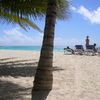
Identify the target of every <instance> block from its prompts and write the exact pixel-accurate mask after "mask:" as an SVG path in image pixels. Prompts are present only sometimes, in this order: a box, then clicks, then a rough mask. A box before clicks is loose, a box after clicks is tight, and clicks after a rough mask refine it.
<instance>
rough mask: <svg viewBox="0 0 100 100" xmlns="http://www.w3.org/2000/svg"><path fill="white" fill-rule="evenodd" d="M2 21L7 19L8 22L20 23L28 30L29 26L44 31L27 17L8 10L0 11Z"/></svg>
mask: <svg viewBox="0 0 100 100" xmlns="http://www.w3.org/2000/svg"><path fill="white" fill-rule="evenodd" d="M0 20H1V21H0V22H2V21H5V22H7V23H13V24H19V25H20V26H21V27H22V28H23V29H25V30H27V28H29V26H31V27H33V28H34V29H37V30H38V31H40V32H42V30H41V29H40V28H39V27H38V26H37V25H36V24H34V23H33V22H31V21H30V20H29V19H27V18H22V17H18V16H16V15H12V14H8V13H6V12H0Z"/></svg>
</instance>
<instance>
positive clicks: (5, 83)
mask: <svg viewBox="0 0 100 100" xmlns="http://www.w3.org/2000/svg"><path fill="white" fill-rule="evenodd" d="M38 60H39V52H36V51H18V50H0V100H31V89H32V86H33V80H34V70H35V68H36V67H37V63H38ZM53 66H54V71H53V75H54V76H53V77H54V81H53V90H52V91H51V92H50V93H49V95H48V97H47V99H46V100H100V56H85V55H64V53H60V52H54V61H53Z"/></svg>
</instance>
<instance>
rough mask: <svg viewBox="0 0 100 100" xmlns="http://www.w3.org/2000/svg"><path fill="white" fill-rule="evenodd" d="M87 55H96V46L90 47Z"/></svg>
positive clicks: (86, 51) (86, 52)
mask: <svg viewBox="0 0 100 100" xmlns="http://www.w3.org/2000/svg"><path fill="white" fill-rule="evenodd" d="M85 54H86V55H95V54H96V52H95V51H94V45H89V46H88V47H87V49H86V50H85Z"/></svg>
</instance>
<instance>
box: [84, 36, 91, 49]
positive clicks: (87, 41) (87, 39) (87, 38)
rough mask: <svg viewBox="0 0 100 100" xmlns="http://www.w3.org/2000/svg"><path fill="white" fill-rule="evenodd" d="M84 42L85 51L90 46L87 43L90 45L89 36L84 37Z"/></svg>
mask: <svg viewBox="0 0 100 100" xmlns="http://www.w3.org/2000/svg"><path fill="white" fill-rule="evenodd" d="M85 41H86V44H85V46H86V49H88V47H89V45H90V44H89V43H90V40H89V36H87V37H86V40H85Z"/></svg>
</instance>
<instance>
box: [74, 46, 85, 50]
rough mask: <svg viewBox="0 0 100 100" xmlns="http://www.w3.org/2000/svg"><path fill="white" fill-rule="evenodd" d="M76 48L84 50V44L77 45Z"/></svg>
mask: <svg viewBox="0 0 100 100" xmlns="http://www.w3.org/2000/svg"><path fill="white" fill-rule="evenodd" d="M75 48H76V49H81V50H83V45H75Z"/></svg>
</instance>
